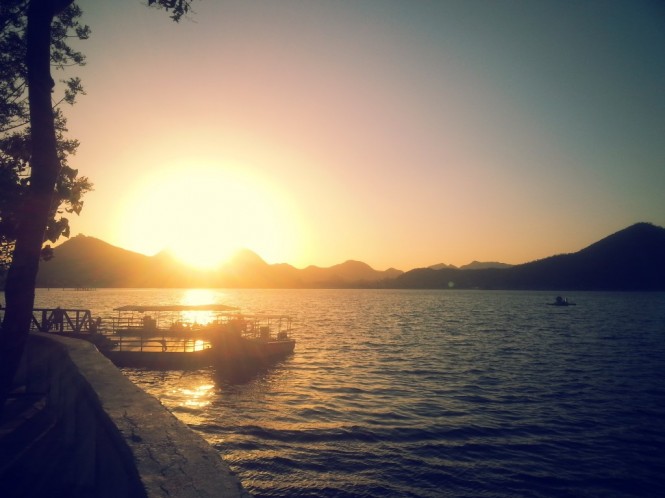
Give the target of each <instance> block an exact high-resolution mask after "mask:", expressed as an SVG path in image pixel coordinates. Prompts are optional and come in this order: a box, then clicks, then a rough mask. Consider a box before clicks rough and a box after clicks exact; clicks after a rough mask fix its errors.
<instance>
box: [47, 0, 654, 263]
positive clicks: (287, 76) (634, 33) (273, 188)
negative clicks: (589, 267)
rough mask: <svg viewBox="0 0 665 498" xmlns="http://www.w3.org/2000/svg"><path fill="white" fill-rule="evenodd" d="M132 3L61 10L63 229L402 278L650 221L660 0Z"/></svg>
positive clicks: (180, 249)
mask: <svg viewBox="0 0 665 498" xmlns="http://www.w3.org/2000/svg"><path fill="white" fill-rule="evenodd" d="M145 3H146V2H141V1H140V0H116V1H114V2H98V1H93V0H80V1H79V2H78V4H79V5H80V6H81V8H82V9H83V11H84V14H83V22H84V23H86V24H88V25H89V26H90V27H91V29H92V35H91V37H90V39H89V40H87V41H85V42H81V43H78V44H77V45H76V46H77V47H78V48H80V49H81V50H82V51H83V52H84V53H85V54H86V56H87V65H86V66H85V67H84V68H77V69H74V70H70V72H68V73H67V75H79V76H81V78H82V80H83V86H84V88H85V90H86V95H85V96H82V97H81V98H79V102H78V103H77V104H76V105H75V106H74V107H72V108H68V109H66V110H65V112H66V114H67V116H68V120H69V121H68V124H69V130H70V135H71V136H72V137H75V138H77V139H79V140H80V142H81V145H80V147H79V150H78V153H77V155H76V156H74V157H73V158H72V159H71V160H70V165H71V166H73V167H75V168H78V169H79V173H80V174H81V175H84V176H87V177H89V178H90V180H91V181H92V182H93V183H94V184H95V190H94V192H91V193H89V194H87V196H86V198H85V206H84V209H83V211H82V213H81V215H80V217H76V216H75V215H72V217H71V219H70V223H71V227H72V235H75V234H78V233H82V234H85V235H88V236H92V237H97V238H100V239H102V240H104V241H106V242H109V243H111V244H113V245H116V246H119V247H123V248H125V249H129V250H132V251H136V252H141V253H144V254H147V255H152V254H155V253H158V252H160V251H161V250H164V249H168V250H170V251H171V252H173V253H174V254H176V255H179V256H180V257H182V258H183V259H187V260H189V261H193V262H195V263H198V264H202V265H203V264H211V263H213V262H215V261H216V260H218V259H219V258H226V257H228V255H229V254H230V253H231V252H232V251H233V250H235V249H237V248H241V247H244V248H248V249H250V250H252V251H254V252H256V253H257V254H259V255H260V256H261V257H262V258H263V259H264V260H266V261H267V262H269V263H290V264H292V265H294V266H296V267H299V268H304V267H306V266H308V265H317V266H322V267H327V266H332V265H334V264H338V263H341V262H344V261H346V260H349V259H353V260H360V261H364V262H366V263H368V264H369V265H370V266H372V267H373V268H375V269H379V270H383V269H387V268H390V267H393V268H398V269H401V270H409V269H412V268H417V267H424V266H429V265H434V264H438V263H446V264H454V265H457V266H459V265H463V264H467V263H469V262H471V261H473V260H478V261H500V262H504V263H512V264H518V263H524V262H528V261H533V260H536V259H540V258H544V257H548V256H551V255H554V254H560V253H567V252H575V251H577V250H580V249H582V248H583V247H585V246H587V245H589V244H591V243H593V242H595V241H597V240H599V239H600V238H603V237H605V236H607V235H610V234H611V233H614V232H616V231H618V230H620V229H622V228H625V227H627V226H629V225H631V224H633V223H636V222H640V221H647V222H652V223H654V224H656V225H659V226H665V195H664V194H663V192H664V191H665V7H664V6H663V4H662V3H661V2H659V1H656V0H654V1H642V0H622V1H614V0H596V1H594V0H588V1H573V0H570V1H559V0H556V1H547V0H539V1H531V0H524V1H519V0H512V1H508V0H496V1H489V0H487V1H476V0H460V1H445V0H437V1H434V0H432V1H430V0H417V1H413V0H353V1H351V0H348V1H347V0H336V1H334V0H328V1H322V0H237V1H236V0H228V1H223V0H215V1H213V0H200V1H194V3H193V7H194V12H192V13H191V14H190V15H189V16H188V17H187V18H186V19H183V20H182V21H181V22H180V23H178V24H176V23H173V22H172V21H171V20H170V19H169V18H168V15H167V14H166V13H165V12H163V11H158V10H155V9H150V8H148V7H146V6H145ZM63 76H64V75H63V74H62V73H56V74H54V77H55V79H60V78H62V77H63Z"/></svg>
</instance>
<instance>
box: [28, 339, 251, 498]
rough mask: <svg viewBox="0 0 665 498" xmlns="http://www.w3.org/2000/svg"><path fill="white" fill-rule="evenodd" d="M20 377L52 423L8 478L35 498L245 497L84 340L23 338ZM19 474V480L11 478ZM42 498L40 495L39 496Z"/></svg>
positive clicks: (203, 449) (184, 431) (217, 462)
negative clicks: (42, 403) (41, 400)
mask: <svg viewBox="0 0 665 498" xmlns="http://www.w3.org/2000/svg"><path fill="white" fill-rule="evenodd" d="M20 379H21V381H22V383H23V384H24V385H25V390H26V392H27V393H33V394H34V393H42V394H43V395H44V396H45V400H46V404H45V407H46V408H45V413H48V415H49V416H50V417H51V419H52V424H51V425H50V426H48V427H50V428H49V429H48V433H47V434H46V435H44V434H41V435H40V436H39V438H40V439H39V441H38V443H37V444H35V445H33V446H34V448H32V450H31V453H30V454H28V455H27V456H26V458H28V459H29V460H30V465H27V463H26V462H24V464H23V465H18V466H17V469H18V471H17V475H16V476H15V477H16V481H15V482H17V483H18V482H19V481H21V480H22V481H24V484H23V486H25V485H26V483H28V484H30V485H31V486H32V488H33V491H32V492H33V494H35V495H38V494H41V493H42V492H45V491H48V496H58V495H62V496H68V497H87V496H90V497H95V498H97V497H99V498H104V497H108V498H115V497H123V498H124V497H146V496H147V497H151V498H152V497H155V498H157V497H170V498H186V497H192V498H194V497H196V498H201V497H227V496H228V497H248V496H249V494H248V493H247V492H246V491H245V490H244V489H243V488H242V486H241V484H240V482H239V481H238V479H237V478H236V477H235V476H234V475H233V474H232V473H231V472H230V470H229V468H228V466H227V465H226V464H225V463H224V462H223V461H222V459H221V458H220V456H219V454H218V453H217V452H216V451H215V450H214V449H213V448H212V447H211V446H210V445H208V444H207V443H206V442H205V441H204V440H203V439H202V438H200V437H199V436H198V435H196V434H194V433H193V432H192V431H191V430H190V429H188V428H187V427H186V426H185V425H184V424H183V423H181V422H180V421H179V420H177V419H176V418H175V417H174V416H173V415H172V414H171V413H170V412H168V411H167V410H166V409H165V408H164V407H163V406H162V405H161V403H159V401H158V400H156V399H155V398H153V397H152V396H149V395H148V394H146V393H145V392H144V391H142V390H141V389H139V388H138V387H136V386H135V385H134V384H132V383H131V382H130V381H129V380H127V379H126V378H125V377H124V376H123V375H122V373H121V372H120V371H119V370H118V369H117V368H116V367H115V366H114V365H113V364H112V363H111V362H110V361H109V360H108V359H107V358H105V357H104V356H103V355H102V354H100V353H99V352H98V351H97V349H96V348H95V347H94V346H93V345H92V344H90V343H88V342H86V341H83V340H76V339H68V338H62V337H57V336H53V335H49V334H39V333H36V334H31V337H30V341H29V344H28V348H27V351H26V355H25V358H24V363H23V366H22V369H21V373H20ZM18 474H21V475H18ZM45 496H46V495H45Z"/></svg>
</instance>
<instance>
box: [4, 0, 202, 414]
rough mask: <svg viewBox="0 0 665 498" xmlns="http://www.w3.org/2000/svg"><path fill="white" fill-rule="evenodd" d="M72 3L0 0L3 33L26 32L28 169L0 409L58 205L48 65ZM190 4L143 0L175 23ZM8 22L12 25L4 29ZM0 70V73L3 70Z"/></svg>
mask: <svg viewBox="0 0 665 498" xmlns="http://www.w3.org/2000/svg"><path fill="white" fill-rule="evenodd" d="M73 3H74V2H73V0H3V3H2V7H1V8H2V11H1V13H0V22H1V23H5V22H6V23H8V24H0V27H2V28H3V31H4V29H5V28H7V29H13V30H15V31H17V32H19V33H20V32H21V27H22V26H25V31H24V36H25V55H24V57H23V59H22V60H23V61H24V67H25V83H26V85H27V89H28V94H27V96H28V101H27V102H28V108H29V156H27V155H26V156H24V158H23V159H24V160H25V161H26V162H27V163H28V164H29V170H30V171H29V177H28V180H27V182H26V185H25V187H26V188H25V189H23V190H22V193H21V195H20V196H19V198H18V204H16V205H15V206H16V212H15V220H13V222H12V226H13V229H14V232H13V234H12V235H13V237H14V240H15V243H14V247H13V251H12V254H11V265H10V267H9V271H8V272H7V279H6V283H5V302H6V305H7V306H6V310H5V316H4V319H3V322H2V329H0V409H1V407H2V406H3V405H4V401H5V399H6V396H7V393H8V392H9V389H10V388H11V383H12V381H13V378H14V375H15V373H16V370H17V368H18V365H19V362H20V358H21V356H22V354H23V351H24V349H25V344H26V340H27V336H28V332H29V329H30V320H31V316H32V308H33V305H34V299H35V280H36V277H37V271H38V269H39V259H40V255H41V254H42V245H43V243H44V240H45V237H48V236H49V220H50V219H51V216H52V214H53V212H54V199H56V201H57V195H58V194H56V191H57V187H58V179H59V178H60V172H61V169H62V155H61V154H60V155H59V151H58V129H59V128H58V127H59V126H60V125H59V123H62V116H61V115H60V114H59V112H58V111H54V109H53V105H52V101H51V98H52V97H51V94H52V91H53V87H54V81H53V79H52V78H51V63H52V62H54V63H55V64H56V65H58V64H61V65H62V64H64V62H63V61H61V60H58V57H57V55H56V54H67V55H71V54H73V51H72V52H69V51H68V48H65V47H66V43H64V42H63V44H61V45H59V43H58V41H57V39H58V30H59V29H60V26H61V25H60V24H59V23H61V22H62V21H63V19H67V16H69V15H71V9H72V8H76V7H75V6H73ZM190 3H191V0H148V4H149V5H154V6H157V7H161V8H163V9H166V10H167V11H168V12H170V13H171V18H172V19H173V20H174V21H176V22H177V21H179V20H180V18H181V17H182V16H183V15H185V14H187V12H188V11H189V10H190ZM12 7H14V8H18V9H20V10H19V12H20V14H21V19H23V20H22V21H21V20H19V21H17V20H15V18H14V17H12V16H11V15H5V13H6V12H7V13H9V12H10V9H11V8H12ZM79 13H80V11H79ZM10 21H11V22H13V23H14V24H9V23H10ZM21 22H22V23H24V24H20V23H21ZM77 34H78V33H77ZM19 39H20V37H18V38H17V37H13V38H12V40H13V41H12V43H15V44H16V47H17V48H16V49H17V50H22V49H21V48H20V46H19V45H20V42H19V41H18V40H19ZM62 40H63V39H62V38H61V41H62ZM2 66H3V68H4V66H5V64H4V63H3V64H2ZM3 70H4V69H3ZM15 81H18V80H15ZM12 88H14V87H12ZM17 90H18V88H17ZM68 90H69V91H70V92H78V91H80V81H79V82H78V85H77V84H76V82H75V81H73V82H72V83H71V84H68ZM10 104H12V103H10ZM3 105H4V104H3ZM62 126H63V127H64V124H63V125H62ZM61 131H62V128H61ZM56 210H57V208H56ZM55 231H56V232H57V228H55Z"/></svg>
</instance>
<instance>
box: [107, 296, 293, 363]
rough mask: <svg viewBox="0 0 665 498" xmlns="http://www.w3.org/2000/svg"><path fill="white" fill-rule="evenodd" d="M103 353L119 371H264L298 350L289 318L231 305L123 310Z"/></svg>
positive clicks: (119, 310)
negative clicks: (123, 368) (131, 368)
mask: <svg viewBox="0 0 665 498" xmlns="http://www.w3.org/2000/svg"><path fill="white" fill-rule="evenodd" d="M115 311H117V312H118V315H117V317H115V318H114V319H113V327H112V332H111V333H110V334H108V335H106V339H107V341H106V344H105V346H103V347H100V350H102V352H103V353H104V354H105V355H106V356H107V357H108V358H109V359H111V361H113V362H114V363H115V364H116V365H118V366H137V367H148V368H164V369H168V368H200V367H203V366H211V365H212V366H215V367H216V368H218V369H220V370H225V371H233V370H239V369H242V370H245V371H246V370H247V369H252V368H263V367H265V366H267V365H269V364H270V362H273V361H275V360H278V359H280V358H282V357H285V356H287V355H289V354H291V353H292V352H293V351H294V349H295V343H296V341H295V339H293V338H292V337H291V333H292V328H291V325H292V321H291V318H290V317H289V316H286V315H268V314H251V315H250V314H243V313H240V311H239V310H238V308H234V307H231V306H226V305H219V304H214V305H196V306H181V305H178V306H122V307H119V308H116V309H115Z"/></svg>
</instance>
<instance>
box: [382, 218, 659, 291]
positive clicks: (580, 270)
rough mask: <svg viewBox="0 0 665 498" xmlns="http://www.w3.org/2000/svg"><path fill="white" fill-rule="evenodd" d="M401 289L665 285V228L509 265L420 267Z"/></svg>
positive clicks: (637, 228)
mask: <svg viewBox="0 0 665 498" xmlns="http://www.w3.org/2000/svg"><path fill="white" fill-rule="evenodd" d="M391 287H398V288H437V289H443V288H458V289H460V288H461V289H474V288H479V289H534V290H535V289H542V290H626V291H632V290H661V291H662V290H665V229H663V228H661V227H657V226H655V225H652V224H650V223H637V224H635V225H632V226H630V227H628V228H626V229H624V230H621V231H619V232H617V233H615V234H613V235H610V236H609V237H606V238H604V239H602V240H600V241H598V242H596V243H594V244H592V245H590V246H589V247H586V248H584V249H582V250H580V251H579V252H576V253H573V254H561V255H557V256H552V257H549V258H545V259H542V260H538V261H533V262H530V263H526V264H522V265H516V266H513V267H510V268H503V269H500V268H488V269H477V270H461V269H458V270H454V269H442V270H432V269H428V268H425V269H417V270H411V271H409V272H406V273H404V274H403V275H400V276H399V277H397V278H396V279H395V281H394V282H391Z"/></svg>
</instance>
